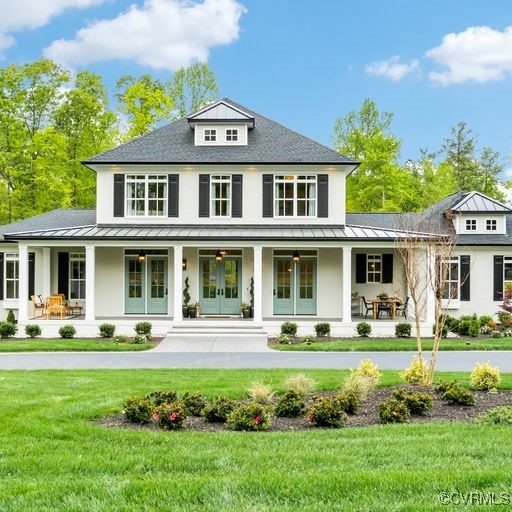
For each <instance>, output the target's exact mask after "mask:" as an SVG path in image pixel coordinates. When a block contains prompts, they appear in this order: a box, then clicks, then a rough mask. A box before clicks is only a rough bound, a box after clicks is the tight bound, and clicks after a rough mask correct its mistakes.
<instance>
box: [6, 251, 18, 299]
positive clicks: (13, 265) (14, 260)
mask: <svg viewBox="0 0 512 512" xmlns="http://www.w3.org/2000/svg"><path fill="white" fill-rule="evenodd" d="M4 265H5V268H4V275H5V283H3V284H4V292H5V293H4V297H5V298H6V299H17V298H18V297H19V290H20V285H19V279H20V264H19V256H18V254H16V253H6V255H5V260H4Z"/></svg>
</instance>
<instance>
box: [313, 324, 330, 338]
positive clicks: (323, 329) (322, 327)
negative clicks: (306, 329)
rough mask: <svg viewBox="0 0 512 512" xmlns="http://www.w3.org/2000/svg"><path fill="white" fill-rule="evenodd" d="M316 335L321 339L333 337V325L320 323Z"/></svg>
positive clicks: (316, 328)
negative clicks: (322, 337)
mask: <svg viewBox="0 0 512 512" xmlns="http://www.w3.org/2000/svg"><path fill="white" fill-rule="evenodd" d="M315 332H316V335H317V336H318V337H319V338H320V337H321V336H330V335H331V324H330V323H329V322H319V323H318V324H316V325H315Z"/></svg>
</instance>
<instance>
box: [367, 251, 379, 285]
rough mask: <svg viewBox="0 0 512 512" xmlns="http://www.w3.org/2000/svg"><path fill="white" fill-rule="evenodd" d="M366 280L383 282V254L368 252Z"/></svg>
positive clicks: (368, 281)
mask: <svg viewBox="0 0 512 512" xmlns="http://www.w3.org/2000/svg"><path fill="white" fill-rule="evenodd" d="M366 282H367V283H382V254H368V255H367V257H366Z"/></svg>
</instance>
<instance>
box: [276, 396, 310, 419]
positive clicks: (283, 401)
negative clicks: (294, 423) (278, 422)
mask: <svg viewBox="0 0 512 512" xmlns="http://www.w3.org/2000/svg"><path fill="white" fill-rule="evenodd" d="M305 410H306V401H305V400H304V396H303V395H300V394H298V393H296V392H295V391H290V390H288V391H286V392H285V393H284V394H283V395H281V396H280V397H279V398H278V399H277V401H276V404H275V406H274V414H275V415H276V416H278V417H281V418H296V417H297V416H301V415H302V414H304V412H305Z"/></svg>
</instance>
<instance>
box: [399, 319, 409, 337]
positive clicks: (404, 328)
mask: <svg viewBox="0 0 512 512" xmlns="http://www.w3.org/2000/svg"><path fill="white" fill-rule="evenodd" d="M395 336H397V337H398V338H410V336H411V324H409V323H407V322H402V323H400V324H396V325H395Z"/></svg>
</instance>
